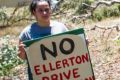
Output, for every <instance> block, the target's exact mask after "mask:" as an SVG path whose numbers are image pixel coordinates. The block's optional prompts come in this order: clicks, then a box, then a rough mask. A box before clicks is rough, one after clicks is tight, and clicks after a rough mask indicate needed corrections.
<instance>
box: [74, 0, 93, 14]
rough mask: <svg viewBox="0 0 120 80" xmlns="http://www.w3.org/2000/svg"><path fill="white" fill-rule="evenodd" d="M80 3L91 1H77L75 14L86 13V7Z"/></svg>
mask: <svg viewBox="0 0 120 80" xmlns="http://www.w3.org/2000/svg"><path fill="white" fill-rule="evenodd" d="M82 3H85V4H88V5H91V3H92V1H90V0H82V1H81V3H79V4H78V6H77V9H76V13H77V14H84V13H87V9H88V7H86V6H85V5H83V4H82Z"/></svg>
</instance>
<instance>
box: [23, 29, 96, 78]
mask: <svg viewBox="0 0 120 80" xmlns="http://www.w3.org/2000/svg"><path fill="white" fill-rule="evenodd" d="M25 44H26V45H27V46H29V49H28V51H27V57H28V61H29V64H30V68H31V70H32V75H33V80H95V78H94V74H93V70H92V65H91V61H90V56H89V51H88V48H87V45H86V41H85V34H84V30H83V29H82V28H81V29H77V30H72V31H68V32H65V33H61V34H57V35H52V36H48V37H44V38H41V39H37V40H33V41H28V42H25Z"/></svg>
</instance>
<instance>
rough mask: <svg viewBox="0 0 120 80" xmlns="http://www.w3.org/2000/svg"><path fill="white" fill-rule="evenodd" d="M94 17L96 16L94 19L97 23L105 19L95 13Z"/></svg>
mask: <svg viewBox="0 0 120 80" xmlns="http://www.w3.org/2000/svg"><path fill="white" fill-rule="evenodd" d="M93 16H94V17H93V19H94V20H97V21H101V20H102V19H103V17H102V15H101V14H99V13H94V15H93Z"/></svg>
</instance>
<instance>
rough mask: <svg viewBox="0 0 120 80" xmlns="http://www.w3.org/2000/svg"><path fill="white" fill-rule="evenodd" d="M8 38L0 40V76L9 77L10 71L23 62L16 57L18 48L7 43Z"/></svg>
mask: <svg viewBox="0 0 120 80" xmlns="http://www.w3.org/2000/svg"><path fill="white" fill-rule="evenodd" d="M9 39H10V36H5V37H3V38H1V39H0V40H1V42H2V44H1V48H0V76H9V74H10V70H11V69H12V68H14V67H15V66H17V65H19V64H22V63H23V61H22V60H20V59H19V58H18V57H17V53H18V46H17V45H16V44H14V43H13V42H10V41H9Z"/></svg>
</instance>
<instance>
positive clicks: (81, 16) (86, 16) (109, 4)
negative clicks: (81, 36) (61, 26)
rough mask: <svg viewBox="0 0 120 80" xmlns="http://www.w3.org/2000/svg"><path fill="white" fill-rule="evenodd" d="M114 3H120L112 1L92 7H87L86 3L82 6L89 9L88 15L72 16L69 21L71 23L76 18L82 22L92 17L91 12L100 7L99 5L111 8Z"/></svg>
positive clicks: (100, 2) (116, 0)
mask: <svg viewBox="0 0 120 80" xmlns="http://www.w3.org/2000/svg"><path fill="white" fill-rule="evenodd" d="M116 3H120V1H119V0H114V1H99V2H97V3H96V4H95V6H92V5H88V4H86V3H82V5H84V6H86V7H88V8H89V10H88V13H87V14H84V15H80V16H73V18H72V19H71V20H72V21H73V22H74V21H75V20H76V19H77V18H81V19H83V20H86V19H88V18H89V17H91V16H93V12H94V11H95V10H96V9H97V8H98V7H99V6H100V5H106V6H112V5H113V4H116Z"/></svg>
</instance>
